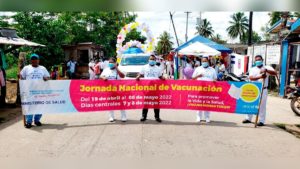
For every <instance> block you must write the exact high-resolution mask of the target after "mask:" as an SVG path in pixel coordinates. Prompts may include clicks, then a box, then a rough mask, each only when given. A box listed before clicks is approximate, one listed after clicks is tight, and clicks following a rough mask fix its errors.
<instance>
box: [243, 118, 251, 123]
mask: <svg viewBox="0 0 300 169" xmlns="http://www.w3.org/2000/svg"><path fill="white" fill-rule="evenodd" d="M243 123H244V124H247V123H251V121H250V120H247V119H246V120H243Z"/></svg>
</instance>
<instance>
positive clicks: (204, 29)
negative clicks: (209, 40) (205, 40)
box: [195, 19, 214, 37]
mask: <svg viewBox="0 0 300 169" xmlns="http://www.w3.org/2000/svg"><path fill="white" fill-rule="evenodd" d="M213 33H214V30H213V28H212V26H211V23H210V22H209V21H208V20H207V19H203V23H202V24H201V26H199V25H198V26H196V33H195V34H199V35H201V36H204V37H211V36H212V35H213Z"/></svg>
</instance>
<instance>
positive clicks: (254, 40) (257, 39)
mask: <svg viewBox="0 0 300 169" xmlns="http://www.w3.org/2000/svg"><path fill="white" fill-rule="evenodd" d="M248 38H249V33H248V31H247V32H246V33H245V34H244V35H243V37H242V41H241V43H243V44H247V43H248ZM261 40H262V37H261V36H259V35H258V33H257V32H255V31H252V43H259V42H261Z"/></svg>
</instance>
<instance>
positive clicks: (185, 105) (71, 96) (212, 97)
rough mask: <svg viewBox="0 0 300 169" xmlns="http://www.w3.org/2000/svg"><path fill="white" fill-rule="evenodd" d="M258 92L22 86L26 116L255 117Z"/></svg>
mask: <svg viewBox="0 0 300 169" xmlns="http://www.w3.org/2000/svg"><path fill="white" fill-rule="evenodd" d="M261 86H262V84H261V83H252V82H207V81H197V80H140V81H136V80H109V81H103V80H57V81H52V80H49V81H35V80H20V91H21V101H22V111H23V114H25V115H28V114H46V113H48V114H53V113H89V112H102V111H106V110H127V109H142V108H160V109H186V110H207V111H214V112H226V113H239V114H257V112H258V107H259V101H260V93H261Z"/></svg>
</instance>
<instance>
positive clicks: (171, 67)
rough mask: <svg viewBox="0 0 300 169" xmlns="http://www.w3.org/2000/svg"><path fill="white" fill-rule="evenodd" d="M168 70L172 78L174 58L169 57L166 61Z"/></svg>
mask: <svg viewBox="0 0 300 169" xmlns="http://www.w3.org/2000/svg"><path fill="white" fill-rule="evenodd" d="M166 67H167V68H166V71H167V75H168V77H169V78H172V76H173V60H172V58H169V59H168V61H167V62H166Z"/></svg>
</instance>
